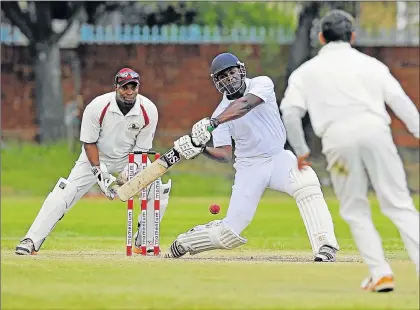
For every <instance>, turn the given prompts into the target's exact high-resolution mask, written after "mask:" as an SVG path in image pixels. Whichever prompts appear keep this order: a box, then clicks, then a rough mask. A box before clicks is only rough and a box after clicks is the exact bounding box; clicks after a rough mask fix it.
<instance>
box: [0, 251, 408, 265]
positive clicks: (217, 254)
mask: <svg viewBox="0 0 420 310" xmlns="http://www.w3.org/2000/svg"><path fill="white" fill-rule="evenodd" d="M1 256H2V258H3V260H5V261H8V260H9V261H12V260H13V261H17V260H25V259H32V260H33V259H35V260H58V259H60V260H67V261H72V260H75V261H76V260H87V261H92V260H94V261H98V262H100V261H107V260H112V261H133V262H135V261H141V260H143V261H149V262H152V261H183V262H249V263H253V262H258V263H264V262H267V263H314V262H313V256H312V253H307V252H289V251H213V252H209V253H201V254H198V255H189V254H186V255H185V256H183V257H181V258H178V259H170V258H164V257H163V255H161V256H142V255H137V254H133V256H131V257H127V256H126V255H125V253H123V252H121V251H112V250H103V251H101V250H89V251H59V250H57V251H42V252H40V253H38V254H37V255H32V256H18V255H15V253H14V252H13V251H2V252H1ZM389 259H390V260H392V261H402V262H404V261H407V262H408V259H406V258H405V257H403V256H402V255H399V254H394V255H390V256H389ZM336 263H363V261H362V259H361V257H360V256H359V255H358V254H349V253H340V252H339V253H338V254H337V262H336Z"/></svg>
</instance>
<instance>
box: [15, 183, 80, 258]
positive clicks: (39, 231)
mask: <svg viewBox="0 0 420 310" xmlns="http://www.w3.org/2000/svg"><path fill="white" fill-rule="evenodd" d="M76 193H77V188H76V187H75V186H74V185H73V184H71V183H70V182H69V181H67V180H66V179H64V178H60V179H59V180H58V182H57V184H56V185H55V187H54V189H53V190H52V192H51V193H49V195H48V196H47V198H46V199H45V201H44V204H43V205H42V207H41V209H40V210H39V212H38V215H37V217H36V218H35V220H34V222H33V224H32V226H31V228H30V229H29V231H28V233H27V234H26V236H25V238H23V239H26V238H29V239H31V240H32V241H33V243H34V246H35V251H39V248H40V247H41V245H42V243H43V242H44V239H45V238H46V237H47V236H48V235H49V233H50V232H51V231H52V230H53V229H54V227H55V225H56V224H57V222H58V221H59V220H60V219H61V218H62V217H63V216H64V214H65V213H66V211H67V208H68V206H70V205H71V203H72V202H73V200H74V197H75V196H76Z"/></svg>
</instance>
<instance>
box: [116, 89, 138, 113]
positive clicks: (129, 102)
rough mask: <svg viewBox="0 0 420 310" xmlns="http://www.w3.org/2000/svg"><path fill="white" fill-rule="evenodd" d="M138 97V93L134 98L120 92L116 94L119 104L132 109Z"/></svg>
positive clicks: (121, 106)
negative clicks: (123, 95) (124, 95)
mask: <svg viewBox="0 0 420 310" xmlns="http://www.w3.org/2000/svg"><path fill="white" fill-rule="evenodd" d="M136 98H137V95H135V96H134V97H133V98H130V97H122V96H121V95H120V94H119V93H118V92H117V95H116V100H117V103H118V106H119V107H120V108H124V109H131V108H132V107H134V105H135V103H136Z"/></svg>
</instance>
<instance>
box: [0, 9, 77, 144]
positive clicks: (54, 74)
mask: <svg viewBox="0 0 420 310" xmlns="http://www.w3.org/2000/svg"><path fill="white" fill-rule="evenodd" d="M26 4H27V6H26V8H25V7H24V6H23V5H22V3H19V4H18V2H5V1H2V2H1V9H2V10H3V12H4V14H5V16H6V18H7V19H8V20H9V21H10V22H11V23H12V24H13V25H15V26H17V27H18V28H19V29H20V31H21V32H22V33H23V34H24V35H25V36H26V38H27V39H28V41H29V44H28V48H29V51H30V54H31V57H32V60H33V67H34V73H35V100H36V110H37V112H36V116H37V121H38V123H39V140H40V142H47V141H55V140H58V139H61V138H63V137H64V135H65V129H64V126H63V123H64V104H63V96H62V90H61V89H62V87H61V61H60V48H59V45H58V42H59V40H60V39H61V37H62V36H63V35H64V34H65V33H66V31H67V30H68V29H69V28H70V27H71V25H72V23H73V21H74V20H75V19H76V18H77V16H78V13H79V12H80V9H81V8H82V7H83V2H75V3H71V2H46V1H39V2H27V3H26ZM54 18H60V19H66V20H67V25H66V27H65V28H64V29H63V30H62V31H60V32H55V31H54V30H53V29H52V20H53V19H54Z"/></svg>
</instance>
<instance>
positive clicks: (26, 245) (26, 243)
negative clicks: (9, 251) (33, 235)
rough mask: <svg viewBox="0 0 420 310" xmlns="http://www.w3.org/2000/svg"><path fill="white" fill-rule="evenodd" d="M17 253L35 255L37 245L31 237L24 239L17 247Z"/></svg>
mask: <svg viewBox="0 0 420 310" xmlns="http://www.w3.org/2000/svg"><path fill="white" fill-rule="evenodd" d="M15 253H16V254H17V255H35V254H36V251H35V246H34V243H33V242H32V240H31V239H29V238H27V239H23V240H22V241H21V242H20V243H19V244H18V245H17V247H16V250H15Z"/></svg>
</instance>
